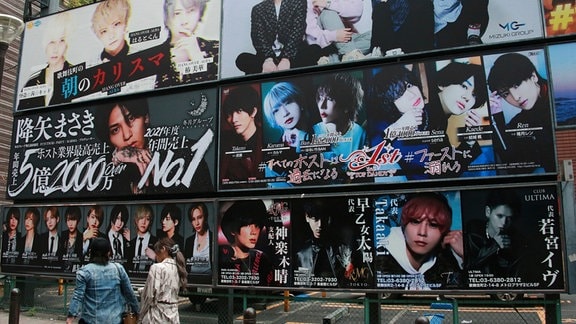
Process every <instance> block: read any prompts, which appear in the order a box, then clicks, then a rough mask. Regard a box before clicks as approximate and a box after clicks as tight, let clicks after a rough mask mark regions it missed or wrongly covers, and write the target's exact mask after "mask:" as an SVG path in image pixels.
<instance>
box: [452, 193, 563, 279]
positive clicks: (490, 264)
mask: <svg viewBox="0 0 576 324" xmlns="http://www.w3.org/2000/svg"><path fill="white" fill-rule="evenodd" d="M461 200H462V215H463V220H462V221H463V222H464V233H465V239H464V242H465V251H464V255H465V260H466V262H465V268H466V272H467V277H468V288H469V289H471V290H474V289H492V290H507V289H520V290H541V289H562V288H564V271H563V269H564V267H563V257H562V251H563V246H562V242H561V230H562V229H561V223H562V222H561V220H560V216H559V199H558V192H557V188H556V187H555V186H544V185H535V186H532V187H530V188H512V189H488V190H481V191H480V190H475V191H472V190H471V191H462V193H461Z"/></svg>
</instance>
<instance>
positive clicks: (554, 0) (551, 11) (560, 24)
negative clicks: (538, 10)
mask: <svg viewBox="0 0 576 324" xmlns="http://www.w3.org/2000/svg"><path fill="white" fill-rule="evenodd" d="M541 1H542V9H543V12H544V23H545V28H546V37H554V36H563V35H570V34H574V33H576V21H575V20H574V18H575V16H576V11H575V9H576V1H574V0H541Z"/></svg>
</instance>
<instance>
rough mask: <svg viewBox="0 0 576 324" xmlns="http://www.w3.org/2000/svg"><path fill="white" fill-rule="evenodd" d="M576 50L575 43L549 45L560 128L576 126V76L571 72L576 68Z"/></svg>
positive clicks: (551, 76)
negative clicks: (575, 53)
mask: <svg viewBox="0 0 576 324" xmlns="http://www.w3.org/2000/svg"><path fill="white" fill-rule="evenodd" d="M574 50H576V44H574V43H564V44H556V45H549V46H548V59H549V61H550V63H549V64H550V78H551V79H552V85H553V87H552V91H553V100H554V113H555V116H556V127H558V128H568V127H575V126H576V76H575V75H574V74H573V73H570V71H572V70H571V69H573V68H576V59H575V58H574V55H573V54H574Z"/></svg>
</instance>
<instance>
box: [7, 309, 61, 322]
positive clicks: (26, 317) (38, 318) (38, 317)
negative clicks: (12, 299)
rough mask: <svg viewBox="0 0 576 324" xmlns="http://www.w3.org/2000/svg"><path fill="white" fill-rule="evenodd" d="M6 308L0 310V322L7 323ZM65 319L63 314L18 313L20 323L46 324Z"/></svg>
mask: <svg viewBox="0 0 576 324" xmlns="http://www.w3.org/2000/svg"><path fill="white" fill-rule="evenodd" d="M9 319H10V318H9V313H8V310H0V324H8V320H9ZM64 322H66V319H65V318H64V316H51V317H50V316H49V315H46V314H35V316H30V314H26V313H24V314H20V324H28V323H33V324H48V323H64Z"/></svg>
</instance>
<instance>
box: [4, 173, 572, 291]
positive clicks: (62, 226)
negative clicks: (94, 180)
mask: <svg viewBox="0 0 576 324" xmlns="http://www.w3.org/2000/svg"><path fill="white" fill-rule="evenodd" d="M345 197H346V198H342V197H340V196H336V195H308V196H305V197H296V196H293V197H266V198H261V199H257V198H236V199H231V198H230V199H226V200H219V201H217V202H213V201H171V202H167V203H164V202H130V203H118V202H117V203H105V204H84V205H82V204H81V205H73V204H66V205H50V204H35V205H15V206H11V207H9V208H4V210H3V215H2V217H3V221H4V223H5V224H6V231H5V232H4V233H3V244H2V258H1V260H2V261H1V262H2V271H3V272H5V273H19V274H34V273H43V274H45V275H53V276H58V277H61V276H71V275H73V273H74V272H75V270H77V269H78V267H79V266H80V265H82V264H85V263H86V262H89V261H90V258H89V255H87V251H88V250H87V247H88V245H89V240H90V239H91V238H94V237H97V236H101V237H105V238H108V239H109V240H110V242H111V245H112V248H113V254H112V261H113V262H117V263H119V264H122V265H123V266H124V267H125V268H126V270H127V272H128V273H129V275H130V276H131V277H132V278H134V279H138V278H140V279H142V278H144V277H145V276H146V272H147V269H148V268H149V267H150V265H151V263H152V260H153V259H154V258H153V257H154V255H153V253H152V252H153V251H152V249H151V248H152V247H153V245H154V243H155V242H156V240H157V239H159V238H162V237H169V238H171V239H172V240H173V241H175V242H176V243H177V244H178V245H179V247H180V249H181V250H182V251H183V253H184V255H185V257H186V264H187V271H188V272H189V283H190V284H192V285H194V284H207V285H212V286H219V287H259V288H277V287H285V288H288V287H294V288H299V289H309V288H314V289H318V288H319V289H334V290H337V289H353V290H354V289H357V290H359V291H366V290H381V291H423V290H437V291H481V290H484V291H487V290H490V291H510V290H519V291H525V292H542V291H547V292H552V291H556V292H559V291H563V290H564V289H566V287H565V283H564V276H565V273H564V263H563V262H564V255H563V254H564V252H563V251H564V247H563V246H564V240H563V235H562V226H561V219H560V218H561V211H560V209H559V206H560V204H561V201H560V198H559V197H558V186H557V185H556V184H553V183H547V184H546V183H544V184H542V183H533V184H527V185H523V186H509V187H503V186H500V187H492V188H479V189H468V190H452V189H450V190H442V189H441V190H437V191H435V192H432V191H400V192H395V193H391V192H386V193H379V192H371V193H369V194H362V193H346V194H345ZM52 236H54V237H55V238H56V240H55V243H54V244H53V246H52V252H50V246H51V241H50V237H52ZM140 237H142V244H140V241H141V240H140ZM147 247H148V249H147Z"/></svg>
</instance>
